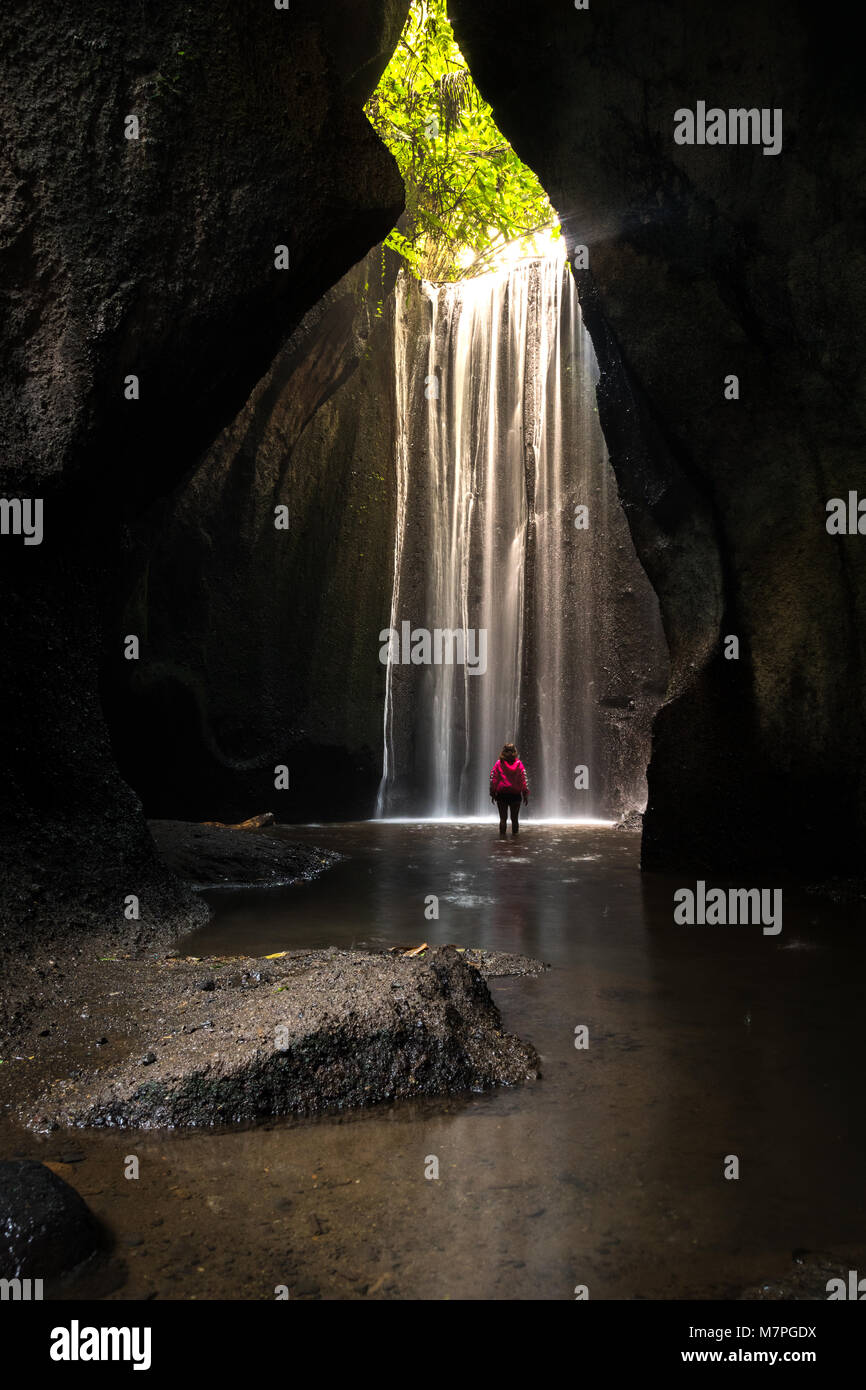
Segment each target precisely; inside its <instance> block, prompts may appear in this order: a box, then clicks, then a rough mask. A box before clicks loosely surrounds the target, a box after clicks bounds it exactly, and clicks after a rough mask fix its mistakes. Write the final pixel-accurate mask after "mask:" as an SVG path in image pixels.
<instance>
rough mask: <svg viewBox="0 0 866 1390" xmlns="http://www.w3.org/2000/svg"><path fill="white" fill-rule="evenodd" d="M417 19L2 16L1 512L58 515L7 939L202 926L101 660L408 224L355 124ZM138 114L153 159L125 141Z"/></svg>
mask: <svg viewBox="0 0 866 1390" xmlns="http://www.w3.org/2000/svg"><path fill="white" fill-rule="evenodd" d="M407 9H408V0H404V3H393V0H389V2H388V3H378V4H377V3H374V0H339V2H338V3H332V4H329V5H327V6H322V5H320V4H318V3H313V0H293V3H292V6H291V9H290V10H288V11H279V10H276V9H275V8H274V6H273V5H269V4H263V3H261V0H194V2H193V3H190V4H187V5H184V6H178V5H176V4H174V3H171V2H170V0H153V2H152V3H148V4H147V5H118V4H116V3H114V0H87V3H85V4H80V3H73V4H71V5H64V6H60V7H58V6H56V5H54V4H51V3H50V0H10V3H9V4H7V5H5V6H4V7H3V14H2V29H0V57H2V67H3V81H2V92H3V96H2V105H0V112H2V122H3V127H4V133H3V139H2V141H0V268H2V295H3V303H2V342H0V416H2V419H3V428H4V438H3V446H4V447H3V452H2V469H0V495H2V496H4V497H7V498H9V497H19V498H20V497H40V498H42V499H43V501H44V508H45V537H44V540H43V542H42V544H41V545H40V546H30V547H24V546H23V544H22V541H21V538H20V537H10V536H4V537H2V538H0V565H2V582H3V587H4V592H5V594H7V595H9V596H10V597H9V598H8V599H7V600H4V603H3V605H2V608H0V612H2V619H0V621H2V629H3V630H2V633H0V640H2V646H3V652H4V656H5V657H6V658H7V670H8V671H9V672H10V674H9V676H8V678H7V680H6V682H5V683H4V691H3V697H2V706H0V712H2V717H3V731H2V754H0V757H2V760H3V764H4V765H3V766H2V768H0V786H2V793H0V795H2V805H0V842H2V844H3V854H4V864H3V865H2V866H0V867H2V869H3V872H2V881H3V902H2V904H0V908H2V913H0V916H2V918H3V919H4V920H5V921H6V922H7V923H8V922H10V921H11V922H12V923H13V924H15V923H20V924H24V923H25V922H27V923H30V922H32V923H36V922H39V921H48V920H52V921H54V922H55V924H56V922H57V920H58V918H59V917H65V919H66V920H68V921H70V922H72V921H75V922H79V923H84V922H87V921H91V920H95V919H97V918H98V919H100V920H102V919H104V918H105V916H106V914H108V915H109V916H112V919H113V916H114V915H116V914H117V912H118V905H119V903H120V901H121V900H122V896H123V895H124V894H126V893H128V892H136V893H140V894H141V895H142V920H144V918H145V916H147V917H148V918H150V919H153V918H154V917H160V918H162V919H163V920H165V919H166V914H168V913H170V911H171V910H172V908H173V906H176V907H178V908H181V907H182V906H183V905H184V904H185V903H186V901H187V900H186V899H185V898H184V897H183V895H182V894H181V893H180V890H179V889H178V888H177V886H176V885H173V882H172V880H171V879H170V878H169V877H168V876H166V875H165V874H164V873H163V872H162V871H161V869H160V867H159V865H158V863H157V861H156V858H155V855H154V852H153V847H152V844H151V841H150V839H149V836H148V834H147V831H146V827H145V823H144V819H143V816H142V813H141V808H140V805H139V803H138V802H137V800H136V798H135V797H134V796H133V795H132V793H131V792H130V791H129V788H128V787H127V786H126V785H125V784H124V783H123V782H122V781H121V779H120V778H119V776H118V774H117V771H116V767H115V765H114V761H113V759H112V757H111V753H110V749H109V745H108V740H107V735H106V730H105V725H104V721H103V716H102V713H101V709H100V704H99V700H98V691H97V667H98V662H99V653H100V650H101V651H102V652H103V653H105V652H107V653H108V654H109V655H110V656H112V655H113V657H114V659H116V660H118V661H120V660H122V651H121V638H122V637H123V636H124V635H125V634H123V633H119V632H118V631H117V630H116V629H113V628H112V627H111V619H112V618H113V614H108V615H107V614H106V604H107V603H110V602H112V601H113V600H114V599H115V597H116V593H117V589H118V584H119V580H118V572H119V566H120V560H121V552H122V551H123V549H124V546H125V544H126V536H125V532H124V529H123V527H124V525H125V524H126V523H133V522H135V521H136V519H137V518H138V517H140V516H141V514H142V513H143V511H144V510H145V509H146V508H147V507H149V506H151V505H153V504H154V502H155V500H156V499H158V498H159V497H161V496H164V495H165V494H166V493H168V492H169V491H170V490H171V488H173V487H174V486H175V485H176V483H177V482H178V480H179V479H180V477H181V476H182V475H183V474H184V472H186V471H187V470H189V469H190V467H191V466H192V465H193V463H194V462H195V460H196V458H197V457H198V456H199V455H200V454H201V452H202V450H203V449H205V448H206V447H207V446H208V445H209V444H210V443H211V441H212V440H213V439H214V437H215V436H216V434H217V433H218V431H219V430H220V429H221V428H222V427H223V426H224V425H226V424H227V423H228V422H229V421H230V420H231V419H232V418H233V417H234V416H235V414H236V413H237V411H238V410H239V409H240V408H241V406H242V405H243V402H244V401H245V399H246V398H247V396H248V394H249V392H250V390H251V389H252V387H253V386H254V384H255V382H256V381H257V380H259V379H260V378H261V376H262V374H263V373H264V372H265V371H266V370H267V367H268V365H269V364H270V363H271V361H272V360H273V358H274V355H275V353H276V352H277V350H278V348H279V346H280V344H281V343H282V342H283V341H284V340H285V339H286V337H287V336H288V334H289V333H290V332H291V330H292V329H293V327H294V326H295V325H296V324H297V322H298V321H299V319H300V318H301V316H302V315H303V314H304V313H305V312H306V311H307V309H309V307H310V306H311V305H312V304H313V303H315V301H316V300H317V299H318V298H319V297H320V296H321V294H322V293H323V292H324V291H325V290H326V289H327V288H328V287H329V286H330V285H332V284H333V283H334V282H335V281H336V280H337V279H338V278H339V277H340V275H341V274H342V273H343V272H344V271H345V270H346V269H347V268H348V267H349V266H351V265H352V264H353V263H354V262H355V261H357V260H358V258H359V257H361V256H363V255H364V254H365V253H366V251H367V250H368V249H369V247H370V246H371V245H373V244H375V243H376V242H378V241H379V240H380V239H381V238H382V237H383V236H384V235H385V234H386V233H387V231H388V229H389V228H390V227H391V226H392V225H393V223H394V221H395V220H396V218H397V216H398V215H399V213H400V211H401V209H402V204H403V190H402V185H401V182H400V179H399V176H398V174H397V170H396V167H395V165H394V162H393V160H392V159H391V157H390V155H389V154H388V153H387V151H386V150H385V149H384V147H383V146H382V145H381V144H380V142H379V141H378V140H377V138H376V137H375V136H374V134H373V132H372V130H371V129H370V126H369V124H368V123H367V121H366V119H365V117H364V116H363V114H362V110H361V105H362V102H363V100H364V98H365V97H366V95H368V94H369V91H370V90H372V88H373V86H374V85H375V83H376V81H377V79H378V76H379V74H380V72H381V70H382V68H383V67H384V65H385V63H386V62H387V59H388V56H389V54H390V53H391V51H392V50H393V47H394V44H395V42H396V39H397V36H398V34H399V30H400V27H401V25H402V22H403V19H404V18H405V14H406V11H407ZM129 114H135V115H137V116H138V117H139V120H140V138H139V139H138V140H127V139H125V138H124V120H125V117H126V116H127V115H129ZM277 244H286V245H287V246H288V247H289V253H290V269H289V270H288V271H278V270H276V269H275V267H274V248H275V246H276V245H277ZM131 373H132V374H135V375H137V376H138V377H139V381H140V399H139V400H138V401H135V402H132V401H128V400H125V399H124V380H125V377H126V376H127V375H128V374H131ZM177 599H178V602H183V596H182V595H181V594H178V596H177ZM120 920H121V924H122V921H123V919H122V917H121V919H120Z"/></svg>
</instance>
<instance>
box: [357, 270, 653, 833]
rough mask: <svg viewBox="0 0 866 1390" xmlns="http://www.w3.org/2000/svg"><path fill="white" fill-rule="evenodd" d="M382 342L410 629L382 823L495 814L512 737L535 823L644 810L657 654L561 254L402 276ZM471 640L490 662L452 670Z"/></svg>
mask: <svg viewBox="0 0 866 1390" xmlns="http://www.w3.org/2000/svg"><path fill="white" fill-rule="evenodd" d="M394 348H395V391H396V413H397V420H398V430H397V440H396V473H397V512H398V515H397V524H396V531H395V537H396V538H395V549H394V571H393V587H392V601H391V617H390V628H391V630H392V631H393V632H394V633H395V634H397V635H399V639H400V640H399V641H396V642H394V643H392V646H391V648H390V649H389V651H388V661H387V670H386V691H385V709H384V740H383V741H384V751H383V770H382V783H381V786H380V790H379V798H378V807H377V813H378V814H379V815H386V814H410V815H414V816H425V817H431V818H434V817H442V816H461V817H463V816H489V814H490V811H491V807H490V801H489V796H488V785H487V784H488V773H489V770H490V767H491V766H492V764H493V762H494V761H495V759H496V757H497V756H498V753H499V749H500V747H501V745H502V743H503V742H504V741H505V740H506V739H511V740H513V741H515V742H516V743H517V745H518V747H519V749H520V752H521V755H522V757H523V759H524V761H525V763H526V764H527V768H528V772H529V777H530V786H531V788H532V801H531V806H532V811H533V814H534V815H535V814H537V815H539V816H541V817H550V818H556V819H571V818H584V817H586V818H592V817H604V816H611V815H613V814H617V813H619V812H620V811H621V810H624V809H628V808H629V806H633V805H635V804H639V803H642V802H643V800H644V797H645V782H644V776H643V774H644V769H645V766H646V747H645V743H646V732H647V729H648V723H649V717H650V714H651V712H653V711H654V707H655V705H656V704H657V703H658V695H659V693H660V691H661V690H663V688H664V673H663V671H662V670H661V668H662V666H663V665H664V664H665V663H666V653H665V649H664V641H663V637H662V634H661V627H660V623H659V619H658V609H657V604H656V601H655V595H654V594H653V593H652V590H651V589H650V586H649V584H648V581H647V580H646V578H645V576H644V574H643V571H642V570H641V569H640V567H639V565H638V563H637V560H636V557H635V556H634V552H633V548H632V546H631V541H630V537H629V535H628V529H627V526H626V524H625V519H624V517H623V514H622V510H621V508H620V506H619V504H618V500H617V497H616V493H615V490H613V489H611V488H610V484H611V481H612V479H611V471H610V465H609V463H608V460H607V454H606V450H605V445H604V439H603V436H602V433H601V428H600V425H599V421H598V412H597V407H596V402H595V383H596V380H597V377H598V371H597V367H596V362H595V356H594V353H593V351H592V345H591V342H590V340H589V337H588V334H587V333H586V330H585V329H584V327H583V322H582V318H581V315H580V309H579V305H578V302H577V297H576V292H575V288H574V283H573V280H572V277H571V273H570V270H569V268H568V266H567V265H566V263H565V259H564V255H560V256H551V257H548V258H545V259H540V260H539V259H531V260H529V259H527V260H522V261H516V262H512V263H511V264H510V265H508V266H507V267H506V268H504V269H502V270H499V271H496V272H493V273H490V274H487V275H484V276H479V277H478V278H477V279H474V280H466V281H460V282H457V283H448V284H442V285H431V284H427V283H423V284H421V285H420V286H419V285H418V284H417V282H414V281H412V280H411V279H409V277H407V276H406V275H405V273H403V274H402V275H401V279H400V281H399V282H398V287H397V292H396V302H395V312H394ZM579 507H584V508H586V509H587V515H588V525H587V526H586V527H585V528H584V527H583V526H578V525H576V524H575V522H576V521H580V520H581V515H580V513H578V511H577V509H578V508H579ZM630 599H634V600H636V601H635V602H630V601H629V600H630ZM436 630H439V632H440V633H444V638H443V641H442V644H441V647H440V648H437V646H436ZM425 633H426V634H428V636H427V637H426V638H425V636H424V634H425ZM454 633H459V634H461V637H460V639H455V638H454V636H453V634H454ZM464 633H468V634H470V636H471V637H473V638H475V641H476V643H477V645H476V647H475V648H474V651H475V655H476V657H477V656H478V653H479V651H480V650H482V646H483V640H486V653H485V654H486V669H482V666H483V663H481V662H480V661H479V662H478V663H477V669H476V670H475V671H474V672H473V671H472V669H471V662H467V661H465V660H464V661H463V662H461V660H460V656H461V652H460V651H459V648H458V646H457V641H458V640H461V641H462V640H463V639H462V635H463V634H464ZM481 633H484V634H486V639H482V637H481ZM449 642H450V645H449ZM425 643H426V645H425ZM472 650H473V648H472V647H471V645H470V646H469V651H472ZM462 655H464V656H465V655H466V653H465V652H464V653H462ZM437 656H438V657H439V659H437ZM449 656H453V657H454V659H453V660H448V657H449ZM653 692H654V693H655V698H654V699H650V698H648V697H649V696H650V695H652V694H653ZM651 705H652V710H650V706H651ZM644 716H645V717H644ZM625 726H629V732H630V740H629V742H630V746H629V747H628V748H626V746H625V742H624V735H625V733H626V727H625ZM581 766H582V767H586V768H587V770H588V771H587V774H586V776H587V777H588V787H585V788H584V787H583V786H580V787H576V786H575V781H576V780H580V777H581V774H577V776H576V772H577V769H578V768H579V767H581Z"/></svg>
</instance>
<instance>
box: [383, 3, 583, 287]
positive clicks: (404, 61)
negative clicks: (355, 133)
mask: <svg viewBox="0 0 866 1390" xmlns="http://www.w3.org/2000/svg"><path fill="white" fill-rule="evenodd" d="M445 6H446V0H414V3H413V5H412V9H411V11H410V13H409V18H408V20H407V21H406V25H405V28H404V29H403V33H402V34H401V36H400V41H399V43H398V45H397V48H396V49H395V52H394V56H393V58H392V59H391V62H390V63H389V64H388V67H387V68H386V70H385V72H384V74H383V75H382V80H381V82H380V83H379V86H378V87H377V88H376V91H375V92H374V93H373V95H372V97H371V98H370V100H369V102H368V103H367V107H366V112H367V116H368V118H369V120H370V122H371V124H372V125H373V127H374V129H375V130H376V131H377V132H378V134H379V135H380V136H381V138H382V139H383V140H384V142H385V144H386V145H387V146H388V148H389V149H390V150H391V152H392V154H393V155H394V156H395V158H396V160H397V163H398V165H399V167H400V173H401V174H402V176H403V181H404V183H405V185H406V211H405V213H404V215H403V217H402V218H401V219H400V222H399V223H398V225H397V227H396V228H395V229H394V230H393V231H392V232H391V234H390V236H389V237H388V239H387V241H386V245H388V246H390V247H392V248H393V249H394V250H395V251H398V252H399V253H400V254H401V255H402V256H403V257H404V259H405V260H406V262H407V263H408V265H409V266H410V268H411V269H412V270H413V272H414V273H415V274H416V275H418V276H419V277H422V278H424V279H427V280H458V279H461V278H463V277H464V276H468V275H479V274H481V273H483V272H484V271H485V270H489V269H490V267H491V264H492V263H493V262H494V261H495V260H496V258H497V256H498V255H499V254H500V253H501V252H502V251H503V249H504V248H505V247H506V246H507V245H509V244H510V243H514V242H517V243H518V244H519V245H520V246H521V249H522V250H524V251H525V252H526V253H527V254H528V253H530V252H531V251H532V249H533V245H532V241H533V237H534V236H535V235H539V234H541V233H547V234H551V233H552V234H554V235H558V230H559V229H558V226H557V223H556V216H555V214H554V212H553V209H552V208H551V206H550V202H549V201H548V198H547V195H546V193H545V192H544V189H543V188H542V187H541V184H540V183H539V182H538V179H537V178H536V177H535V175H534V174H533V173H532V171H531V169H527V167H526V165H525V164H522V163H521V161H520V160H519V159H518V157H517V155H516V154H515V153H514V151H513V150H512V148H511V146H510V145H509V144H508V142H507V140H505V138H504V137H503V135H502V134H501V132H500V131H499V129H498V128H497V126H496V123H495V122H494V120H493V114H492V112H491V109H490V107H489V106H488V104H487V103H486V102H485V101H484V100H483V98H482V97H481V95H480V93H479V91H478V88H477V87H476V86H475V83H474V82H473V81H472V77H471V76H470V73H469V69H468V67H467V66H466V62H465V60H464V58H463V55H462V54H461V52H460V49H459V48H458V47H457V44H456V42H455V40H454V34H453V31H452V29H451V25H450V24H449V22H448V18H447V14H446V7H445Z"/></svg>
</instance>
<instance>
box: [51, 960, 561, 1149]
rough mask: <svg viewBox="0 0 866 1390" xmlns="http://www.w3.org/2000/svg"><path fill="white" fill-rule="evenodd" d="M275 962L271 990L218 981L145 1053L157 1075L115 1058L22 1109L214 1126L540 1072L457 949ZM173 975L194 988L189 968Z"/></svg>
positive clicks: (475, 1086) (74, 1119) (89, 1121)
mask: <svg viewBox="0 0 866 1390" xmlns="http://www.w3.org/2000/svg"><path fill="white" fill-rule="evenodd" d="M273 966H274V971H273V973H274V983H273V984H272V985H271V986H270V987H267V988H260V989H257V990H226V989H217V990H215V991H214V992H213V994H211V995H210V996H209V1000H208V1005H209V1007H211V1006H212V1007H213V1017H212V1018H211V1019H208V1020H206V1021H205V1022H204V1023H203V1024H202V1025H201V1026H200V1028H199V1029H198V1030H197V1031H196V1032H194V1033H186V1032H178V1033H176V1034H174V1035H173V1036H172V1037H171V1038H169V1039H167V1040H166V1041H165V1043H164V1045H163V1046H162V1047H161V1048H160V1053H159V1057H158V1058H157V1057H156V1056H155V1054H154V1053H152V1052H151V1053H148V1054H146V1055H147V1057H148V1059H149V1062H148V1065H149V1066H151V1067H152V1072H151V1074H150V1075H149V1077H148V1080H147V1081H145V1082H142V1081H140V1080H138V1079H137V1078H136V1077H135V1076H134V1075H133V1076H130V1075H129V1074H128V1063H119V1064H114V1065H109V1066H107V1067H105V1068H104V1069H103V1070H101V1071H97V1072H94V1073H92V1074H91V1075H88V1076H85V1077H82V1079H81V1082H80V1083H79V1085H78V1086H77V1087H76V1086H74V1085H73V1084H72V1083H71V1082H70V1081H68V1080H63V1081H58V1082H55V1083H53V1085H52V1086H51V1087H50V1088H49V1090H48V1091H47V1092H46V1093H45V1094H44V1095H43V1096H42V1097H40V1099H39V1101H38V1102H37V1105H36V1107H35V1109H34V1112H33V1114H34V1116H35V1118H31V1117H30V1116H27V1115H25V1119H27V1120H28V1121H29V1122H30V1123H34V1124H35V1125H36V1126H37V1127H39V1128H45V1127H47V1124H48V1123H49V1122H60V1123H63V1124H75V1125H98V1126H138V1127H144V1128H148V1127H153V1126H166V1127H169V1126H188V1125H213V1124H221V1123H229V1122H235V1121H242V1120H255V1119H261V1118H265V1117H267V1116H270V1115H283V1114H290V1113H295V1114H311V1113H314V1112H317V1111H322V1110H332V1109H342V1108H344V1107H348V1106H359V1105H361V1106H366V1105H371V1104H373V1103H375V1102H377V1101H381V1100H384V1099H394V1098H404V1097H410V1096H411V1097H414V1096H419V1095H425V1094H426V1095H438V1094H443V1093H447V1092H449V1091H467V1090H483V1089H485V1088H487V1087H490V1086H495V1085H516V1084H518V1083H520V1082H522V1081H525V1080H527V1079H531V1078H534V1077H536V1076H538V1075H539V1061H538V1057H537V1054H536V1052H535V1050H534V1048H533V1047H532V1046H531V1045H530V1044H528V1043H525V1042H522V1041H521V1040H520V1039H519V1038H516V1037H514V1036H512V1035H511V1034H509V1033H506V1032H504V1031H503V1028H502V1019H501V1017H500V1014H499V1010H498V1009H497V1007H496V1005H495V1003H494V1002H493V999H492V998H491V995H490V992H489V990H488V987H487V985H486V983H485V981H484V979H483V977H482V972H481V970H480V969H479V968H478V967H476V966H473V965H471V964H468V963H467V962H466V961H465V960H464V959H463V957H462V956H461V955H460V953H459V952H457V951H456V950H454V949H453V948H451V947H439V948H438V949H434V950H431V951H429V952H428V954H427V955H426V956H425V957H423V958H415V959H405V958H397V959H394V958H393V957H389V956H387V955H384V954H365V953H363V952H354V951H344V952H339V951H338V952H328V953H319V954H316V953H303V954H299V955H298V956H296V957H293V956H291V955H287V956H286V957H285V958H284V959H282V960H279V961H275V962H273ZM340 967H342V968H340ZM350 967H351V968H350ZM176 969H178V968H177V967H174V968H173V971H172V975H173V976H174V973H175V970H176ZM159 983H160V987H161V988H165V980H164V977H163V976H160V980H159ZM394 983H398V984H399V986H400V989H399V991H394V990H392V988H391V987H392V985H393V984H394ZM171 985H172V987H173V988H176V989H183V988H184V987H185V985H186V982H185V981H184V980H183V976H182V973H179V975H178V976H177V978H173V979H172V981H171ZM205 1030H207V1031H205Z"/></svg>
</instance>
